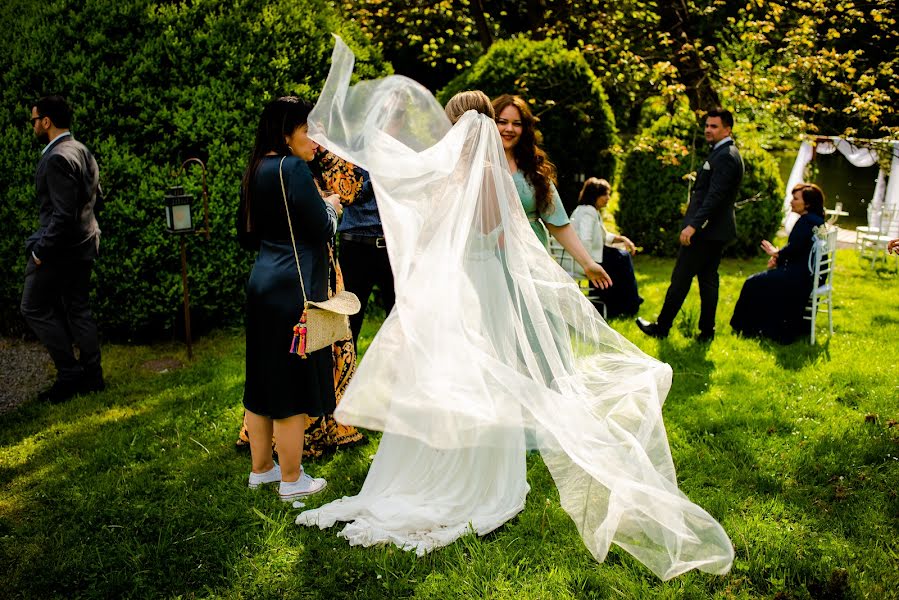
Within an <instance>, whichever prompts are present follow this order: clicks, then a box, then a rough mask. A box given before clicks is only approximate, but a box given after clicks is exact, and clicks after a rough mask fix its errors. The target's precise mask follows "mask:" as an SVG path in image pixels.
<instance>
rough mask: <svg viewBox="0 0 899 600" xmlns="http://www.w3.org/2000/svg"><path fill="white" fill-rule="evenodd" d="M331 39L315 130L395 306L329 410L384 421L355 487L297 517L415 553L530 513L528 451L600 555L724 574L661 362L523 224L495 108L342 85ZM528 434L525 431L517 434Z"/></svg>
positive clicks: (340, 52) (371, 85)
mask: <svg viewBox="0 0 899 600" xmlns="http://www.w3.org/2000/svg"><path fill="white" fill-rule="evenodd" d="M352 66H353V56H352V53H351V52H350V50H349V49H348V48H347V47H346V46H345V45H344V44H343V43H342V42H341V41H340V40H339V38H338V40H337V45H336V47H335V50H334V56H333V62H332V66H331V72H330V73H329V76H328V80H327V82H326V83H325V87H324V89H323V90H322V94H321V97H320V98H319V101H318V104H317V105H316V107H315V109H314V110H313V112H312V113H311V114H310V115H309V120H308V122H309V135H310V137H311V138H313V139H314V140H315V141H317V142H319V143H320V144H322V145H323V146H325V147H327V148H328V149H329V150H330V151H332V152H334V153H335V154H337V155H338V156H341V157H342V158H344V159H346V160H349V161H350V162H353V163H354V164H357V165H360V166H362V167H363V168H365V169H367V170H368V171H369V172H370V173H371V177H372V183H373V185H374V187H375V194H376V196H377V199H378V207H379V211H380V213H381V218H382V221H383V224H384V232H385V237H386V239H387V248H388V252H389V254H390V261H391V266H392V268H393V271H394V278H395V284H396V292H397V301H396V306H395V307H394V309H393V311H392V312H391V313H390V315H389V316H388V318H387V319H386V320H385V321H384V324H383V325H382V326H381V329H380V331H379V332H378V335H377V336H376V338H375V339H374V341H373V342H372V344H371V346H370V348H369V349H368V351H367V353H366V355H365V358H364V360H363V361H361V364H360V365H359V369H358V371H357V372H356V375H355V377H354V379H353V381H352V382H351V383H350V386H349V388H348V389H347V391H346V394H345V395H344V397H343V399H342V401H341V403H340V405H339V406H338V408H337V411H336V412H335V417H336V418H337V419H338V420H339V421H341V422H344V423H350V424H353V425H357V426H361V427H366V428H370V429H377V430H381V431H383V432H384V435H383V437H382V439H381V443H380V446H379V449H378V452H377V454H376V455H375V458H374V461H373V462H372V466H371V469H370V471H369V473H368V476H367V477H366V480H365V483H364V484H363V486H362V489H361V491H360V492H359V494H358V495H357V496H353V497H346V498H341V499H340V500H336V501H334V502H331V503H329V504H326V505H324V506H322V507H320V508H317V509H315V510H309V511H305V512H303V513H301V514H300V515H299V516H298V517H297V523H298V524H303V525H319V526H320V527H329V526H331V525H333V524H334V523H335V522H337V521H347V522H349V524H348V525H346V526H345V528H344V529H343V531H342V532H341V533H340V535H341V536H343V537H345V538H347V539H348V540H349V541H350V543H351V544H362V545H372V544H376V543H382V542H393V543H395V544H397V545H399V546H400V547H402V548H405V549H408V550H415V551H416V552H418V553H419V554H423V553H425V552H427V551H429V550H431V549H434V548H438V547H441V546H445V545H447V544H449V543H451V542H452V541H454V540H455V539H457V538H458V537H460V536H461V535H464V534H465V533H468V532H470V531H473V532H475V533H477V534H480V535H483V534H485V533H488V532H489V531H492V530H493V529H495V528H497V527H499V526H500V525H502V524H503V523H504V522H505V521H507V520H509V519H511V518H512V517H514V516H515V515H516V514H517V513H518V512H520V511H521V510H522V509H523V507H524V502H525V497H526V495H527V492H528V489H529V488H528V484H527V482H526V480H525V446H526V440H528V444H531V445H534V446H536V448H537V449H539V451H540V453H541V455H542V457H543V460H544V462H545V463H546V465H547V467H548V468H549V470H550V473H551V474H552V477H553V480H554V481H555V483H556V486H557V487H558V489H559V496H560V499H561V503H562V506H563V508H564V509H565V510H566V512H568V514H569V515H570V516H571V518H572V519H573V520H574V522H575V525H576V526H577V528H578V530H579V532H580V534H581V537H582V539H583V540H584V543H585V544H586V546H587V548H588V549H589V550H590V552H591V553H592V554H593V556H594V557H596V559H597V560H599V561H602V560H604V559H605V556H606V554H607V553H608V550H609V546H610V545H611V544H612V543H613V542H614V543H616V544H618V545H619V546H620V547H622V548H624V549H625V550H627V551H628V552H630V553H631V554H632V555H634V556H635V557H636V558H637V559H639V560H640V561H641V562H643V563H644V564H645V565H646V566H647V567H648V568H649V569H651V570H652V571H653V572H654V573H656V574H657V575H658V576H659V577H661V578H662V579H669V578H671V577H674V576H676V575H678V574H680V573H683V572H684V571H687V570H689V569H693V568H697V569H701V570H703V571H707V572H710V573H725V572H727V570H728V569H729V568H730V565H731V563H732V561H733V547H732V545H731V543H730V540H729V539H728V537H727V535H726V534H725V533H724V530H723V529H722V528H721V526H720V525H719V524H718V523H717V522H716V521H715V520H714V519H713V518H712V517H711V516H710V515H709V514H708V513H707V512H705V511H704V510H703V509H702V508H700V507H699V506H697V505H695V504H693V503H692V502H690V501H689V500H688V499H687V498H686V496H684V494H683V493H681V492H680V490H678V488H677V483H676V479H675V474H674V465H673V462H672V460H671V454H670V450H669V448H668V442H667V438H666V435H665V429H664V424H663V421H662V414H661V409H662V403H663V401H664V398H665V396H666V395H667V393H668V389H669V387H670V382H671V369H670V368H669V367H668V366H667V365H665V364H663V363H660V362H658V361H656V360H655V359H653V358H651V357H649V356H647V355H645V354H644V353H643V352H641V351H640V350H639V349H638V348H636V347H635V346H634V345H632V344H631V343H630V342H628V341H627V340H626V339H624V338H623V337H621V336H620V335H618V334H617V333H616V332H615V331H614V330H612V329H611V328H610V327H609V326H608V325H607V324H606V323H605V321H603V320H602V318H601V317H600V316H599V314H598V313H597V312H596V310H595V309H594V308H593V306H592V305H591V304H590V302H589V301H588V300H587V299H586V298H585V297H584V296H583V294H581V292H580V290H579V289H578V287H577V286H576V285H575V284H574V282H573V281H572V280H571V279H570V277H568V276H567V275H566V274H565V272H564V271H562V269H561V268H560V267H558V265H556V263H555V262H554V261H553V260H552V258H551V257H550V256H549V254H548V253H547V252H546V250H545V249H544V248H543V246H542V245H541V244H540V242H539V240H538V239H537V237H536V236H535V235H534V234H533V232H532V230H531V227H530V225H529V224H528V221H527V217H526V216H525V213H524V210H523V209H522V207H521V203H520V201H519V200H518V197H517V192H516V191H515V184H514V182H513V180H512V178H511V174H510V173H509V171H508V167H507V163H506V160H505V156H504V152H503V148H502V143H501V141H500V138H499V135H498V133H497V129H496V126H495V124H494V122H493V120H492V119H491V118H490V117H488V116H486V115H484V114H479V113H477V112H475V111H469V112H467V113H465V114H464V116H462V118H461V119H459V121H458V122H457V123H456V124H455V125H453V126H452V127H451V125H450V122H449V120H448V119H447V117H446V116H445V114H444V112H443V109H442V108H441V107H440V105H439V104H438V103H437V101H436V100H435V99H434V97H433V96H432V95H431V94H430V93H429V92H428V91H427V90H426V89H425V88H423V87H422V86H420V85H419V84H417V83H415V82H414V81H412V80H410V79H407V78H405V77H401V76H391V77H387V78H385V79H381V80H377V81H364V82H361V83H358V84H356V85H354V86H353V87H350V86H349V82H350V77H351V74H352ZM526 434H527V435H526Z"/></svg>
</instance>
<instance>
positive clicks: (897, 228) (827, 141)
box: [784, 136, 899, 237]
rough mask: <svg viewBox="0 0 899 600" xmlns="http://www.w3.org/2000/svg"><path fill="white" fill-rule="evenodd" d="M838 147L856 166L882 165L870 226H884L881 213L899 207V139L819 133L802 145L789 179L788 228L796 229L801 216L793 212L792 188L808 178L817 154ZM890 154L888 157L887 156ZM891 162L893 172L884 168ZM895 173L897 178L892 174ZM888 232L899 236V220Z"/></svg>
mask: <svg viewBox="0 0 899 600" xmlns="http://www.w3.org/2000/svg"><path fill="white" fill-rule="evenodd" d="M837 150H839V151H840V153H841V154H842V155H843V156H845V157H846V159H847V160H848V161H849V162H850V163H851V164H852V165H853V166H856V167H870V166H873V165H875V164H880V165H881V167H880V170H879V171H878V173H877V184H876V186H875V187H874V195H873V196H872V197H871V212H870V213H869V214H870V222H869V223H868V225H869V226H875V227H876V226H879V225H880V215H881V214H882V211H883V209H884V208H889V209H891V210H896V209H899V140H887V139H881V140H863V139H855V138H841V137H837V136H818V137H813V138H809V139H808V140H805V141H803V142H802V143H801V144H800V145H799V152H798V153H797V155H796V161H795V162H794V163H793V169H792V170H791V171H790V179H789V180H788V181H787V189H786V191H785V192H784V213H785V214H786V217H785V218H784V228H785V229H786V230H787V231H790V229H792V228H793V223H795V222H796V219H798V218H799V217H798V215H796V213H791V212H790V197H791V194H790V190H792V189H793V186H794V185H796V184H797V183H799V182H800V181H802V180H803V179H804V178H805V168H806V167H807V166H808V164H809V163H810V162H812V161H813V160H814V159H815V155H817V154H833V153H834V152H836V151H837ZM884 154H886V157H883V155H884ZM882 158H886V159H888V161H889V164H890V167H889V173H885V172H884V169H883V165H884V163H886V162H887V160H881V159H882ZM891 174H895V175H896V177H889V175H891ZM887 234H888V235H889V236H891V237H899V220H895V219H894V220H893V223H892V225H891V227H890V230H889V231H888V232H887Z"/></svg>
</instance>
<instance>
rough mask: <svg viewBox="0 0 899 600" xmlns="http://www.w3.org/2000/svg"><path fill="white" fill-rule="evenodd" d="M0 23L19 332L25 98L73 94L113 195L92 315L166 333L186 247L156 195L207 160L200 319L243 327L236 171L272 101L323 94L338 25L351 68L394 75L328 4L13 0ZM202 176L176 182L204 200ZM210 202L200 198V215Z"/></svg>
mask: <svg viewBox="0 0 899 600" xmlns="http://www.w3.org/2000/svg"><path fill="white" fill-rule="evenodd" d="M0 16H2V18H3V22H4V23H5V24H6V26H7V29H8V30H9V31H10V32H16V33H15V35H8V36H6V37H5V38H4V39H3V40H2V41H0V69H2V72H3V73H4V75H3V76H2V77H3V89H2V92H0V93H2V98H3V102H2V106H0V119H3V121H4V122H5V123H6V125H7V127H4V128H3V131H2V132H0V189H2V190H4V194H5V198H4V202H3V203H2V204H0V258H2V260H3V262H4V264H5V267H4V276H3V280H2V282H0V306H2V308H0V331H2V332H4V333H14V332H19V331H21V330H22V328H23V323H22V320H21V318H20V317H19V315H18V299H19V294H20V293H21V285H22V276H23V271H24V263H25V259H24V244H23V242H24V240H25V238H26V237H27V236H28V235H29V234H30V233H31V232H32V231H34V229H35V228H36V227H37V205H36V202H35V200H34V168H35V165H36V163H37V160H38V158H39V156H38V152H37V151H36V146H34V145H33V140H32V137H33V136H32V134H31V131H30V128H29V127H28V126H27V121H26V119H27V117H28V116H29V115H30V110H31V102H33V100H35V99H36V98H37V97H39V96H41V95H45V94H51V93H60V94H62V95H64V96H66V97H67V98H68V100H69V102H70V103H71V104H72V105H73V107H74V109H75V118H74V126H73V133H74V135H75V136H76V137H77V138H78V139H80V140H82V141H83V142H85V144H86V145H87V146H88V147H89V148H90V149H91V150H92V151H93V152H94V154H95V156H96V157H97V161H98V163H99V164H100V170H101V182H102V185H103V189H104V192H105V195H106V203H105V206H104V207H103V209H102V211H101V213H100V215H99V221H100V228H101V229H102V231H103V234H102V238H101V244H100V251H101V257H100V259H99V260H98V262H97V267H96V269H95V284H96V285H95V293H96V298H95V302H94V309H95V313H96V314H97V317H98V321H99V323H100V325H101V327H102V328H103V330H104V331H105V333H106V334H107V335H112V336H114V337H117V338H133V337H145V336H147V335H160V334H164V333H167V332H171V331H172V330H173V329H175V326H176V325H177V322H176V321H177V319H179V318H180V316H181V305H180V303H181V282H180V256H179V252H178V241H177V240H175V239H173V238H172V237H170V236H168V234H166V233H165V232H164V218H163V208H162V196H163V194H164V193H165V190H166V189H167V187H168V186H170V185H171V184H173V183H175V179H174V178H173V177H172V175H173V173H174V172H175V171H176V170H177V169H178V167H179V166H180V164H181V162H182V161H184V160H185V159H186V158H188V157H191V156H197V157H199V158H201V159H203V160H204V161H205V162H206V164H207V167H208V172H209V175H208V183H209V198H210V202H209V204H210V221H211V227H212V239H211V241H209V242H205V241H202V240H201V238H199V237H197V236H191V237H190V239H189V241H188V262H189V284H190V294H191V308H192V319H193V324H194V325H195V327H196V328H197V329H200V330H202V329H205V328H206V327H209V326H215V325H221V324H228V323H235V322H239V321H240V318H241V313H242V304H243V286H244V283H245V281H246V278H247V275H248V273H249V269H250V264H251V261H252V256H251V255H250V254H249V253H246V252H244V251H242V250H240V249H239V247H238V246H237V243H236V240H235V235H234V222H235V211H236V207H237V194H238V189H239V185H240V178H241V175H242V172H243V169H244V166H245V163H246V157H247V156H248V154H249V150H250V147H251V145H252V142H253V135H254V132H255V127H256V123H257V121H258V118H259V114H260V112H261V108H262V105H263V104H264V102H266V101H267V100H269V99H271V98H272V97H274V96H277V95H281V94H285V93H293V94H297V95H300V96H303V97H306V98H309V99H314V98H315V96H316V95H317V91H318V89H319V88H320V86H321V83H322V82H323V81H324V78H325V76H326V75H327V70H328V67H329V62H330V54H331V49H332V47H333V42H332V38H331V35H330V32H337V33H339V34H340V35H341V36H342V37H343V38H344V39H345V40H347V42H348V43H349V44H350V45H351V46H352V47H353V48H354V50H355V51H356V53H357V57H358V66H357V72H358V73H359V74H360V75H361V76H362V77H366V78H367V77H376V76H379V75H383V74H384V73H385V72H388V71H389V65H387V64H385V63H384V61H383V60H382V59H381V57H380V54H379V53H378V52H377V51H375V50H373V49H372V47H371V46H370V45H369V44H368V42H367V41H365V40H364V39H363V37H362V36H361V34H360V33H359V32H358V30H357V29H356V28H355V25H353V24H352V23H348V22H346V21H343V20H341V19H340V18H339V17H338V16H337V15H336V13H335V12H334V11H333V9H332V8H331V6H330V3H329V2H327V1H326V0H284V1H281V2H256V1H253V0H236V1H234V2H228V3H222V2H217V1H214V0H194V1H192V2H183V3H181V2H179V3H160V2H154V1H152V0H94V1H92V2H84V1H80V2H73V1H71V0H47V1H46V2H42V3H30V2H24V0H14V1H12V2H7V3H4V6H3V7H2V8H0ZM199 181H200V175H199V171H198V170H197V169H195V168H194V169H192V170H190V171H188V173H187V174H186V175H185V176H183V177H181V178H180V182H181V183H183V184H185V187H186V188H188V190H189V191H192V192H194V193H195V194H196V196H197V198H198V199H199V197H200V195H199ZM201 214H202V211H201V210H199V208H198V204H195V210H194V219H195V222H198V224H200V223H199V221H200V217H201Z"/></svg>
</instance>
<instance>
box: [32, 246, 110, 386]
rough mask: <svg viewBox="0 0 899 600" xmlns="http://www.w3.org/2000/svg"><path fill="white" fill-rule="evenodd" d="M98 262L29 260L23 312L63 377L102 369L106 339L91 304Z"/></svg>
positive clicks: (73, 378)
mask: <svg viewBox="0 0 899 600" xmlns="http://www.w3.org/2000/svg"><path fill="white" fill-rule="evenodd" d="M93 266H94V263H93V261H91V260H79V261H72V262H64V263H51V262H44V263H42V264H41V265H40V266H37V265H35V264H34V259H33V258H31V257H29V258H28V264H27V265H26V266H25V287H24V289H23V291H22V304H21V311H22V316H23V317H25V321H26V322H27V323H28V326H29V327H31V329H32V331H34V333H35V335H37V338H38V339H39V340H40V341H41V343H42V344H43V345H44V346H45V347H46V348H47V351H48V352H49V353H50V358H52V359H53V364H54V365H56V371H57V379H58V380H59V381H64V382H73V381H76V380H79V379H80V378H81V377H82V376H91V377H95V376H97V375H100V374H101V372H100V340H99V337H98V335H97V323H96V322H95V321H94V317H93V315H92V314H91V308H90V290H91V270H92V269H93ZM74 345H77V346H78V349H79V351H80V359H77V358H75V351H74V348H73V346H74Z"/></svg>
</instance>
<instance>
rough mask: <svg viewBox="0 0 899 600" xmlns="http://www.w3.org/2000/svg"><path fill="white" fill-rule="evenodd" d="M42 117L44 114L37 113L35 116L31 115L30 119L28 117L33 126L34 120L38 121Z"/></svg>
mask: <svg viewBox="0 0 899 600" xmlns="http://www.w3.org/2000/svg"><path fill="white" fill-rule="evenodd" d="M43 118H44V115H39V116H37V117H31V119H29V120H30V121H31V126H32V127H34V123H35V121H40V120H41V119H43Z"/></svg>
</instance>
